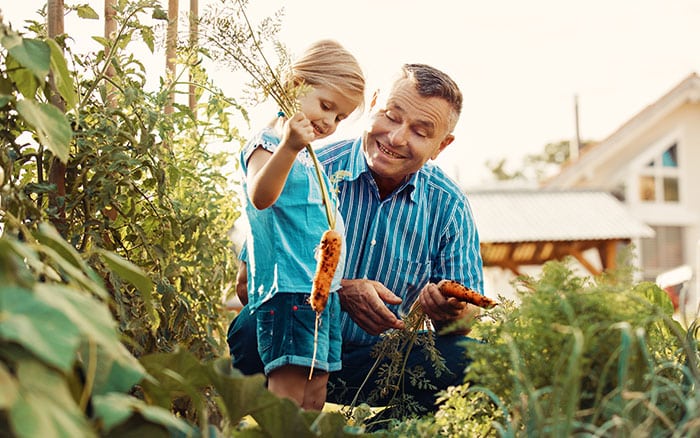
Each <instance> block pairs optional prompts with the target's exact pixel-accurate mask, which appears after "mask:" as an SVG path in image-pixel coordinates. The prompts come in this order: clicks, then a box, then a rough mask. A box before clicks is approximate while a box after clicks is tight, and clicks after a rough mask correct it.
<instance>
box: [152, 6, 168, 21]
mask: <svg viewBox="0 0 700 438" xmlns="http://www.w3.org/2000/svg"><path fill="white" fill-rule="evenodd" d="M153 19H154V20H166V21H167V20H168V13H167V12H166V11H165V10H163V8H161V7H160V6H157V7H155V8H153Z"/></svg>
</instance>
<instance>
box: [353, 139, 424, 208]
mask: <svg viewBox="0 0 700 438" xmlns="http://www.w3.org/2000/svg"><path fill="white" fill-rule="evenodd" d="M348 170H349V172H350V175H348V176H347V177H346V178H344V179H347V180H355V179H357V178H359V177H360V176H362V175H363V174H366V175H367V177H368V178H373V177H372V172H371V171H370V169H369V166H368V165H367V159H366V157H365V152H364V150H363V148H362V137H359V138H358V139H357V140H355V142H354V143H353V145H352V152H351V154H350V163H349V166H348ZM423 173H424V172H423V169H422V168H421V169H420V170H419V171H418V172H416V173H414V174H413V175H411V177H410V178H409V179H408V180H407V181H405V182H404V183H403V184H401V186H399V188H398V189H396V190H395V191H394V195H393V196H396V195H397V194H400V193H404V192H405V193H406V194H407V195H408V196H409V199H410V200H411V201H412V202H418V201H419V200H420V198H421V196H422V195H421V193H422V191H421V190H416V188H417V187H418V186H419V185H420V182H421V181H423V180H424V178H423V176H424V175H423Z"/></svg>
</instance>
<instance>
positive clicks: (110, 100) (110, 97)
mask: <svg viewBox="0 0 700 438" xmlns="http://www.w3.org/2000/svg"><path fill="white" fill-rule="evenodd" d="M116 2H117V0H105V35H104V36H105V39H106V40H108V41H113V39H114V38H116V32H117V20H116V19H115V15H116V11H115V10H114V6H115V5H116ZM108 50H109V49H107V48H105V59H107V58H109V55H110V53H109V51H108ZM105 75H106V76H107V77H108V78H113V77H114V67H113V66H112V63H110V64H109V66H108V67H107V71H106V72H105ZM105 85H106V90H107V106H108V107H109V108H115V107H116V100H115V99H116V96H115V94H114V93H115V91H114V87H112V84H110V83H109V81H107V83H106V84H105Z"/></svg>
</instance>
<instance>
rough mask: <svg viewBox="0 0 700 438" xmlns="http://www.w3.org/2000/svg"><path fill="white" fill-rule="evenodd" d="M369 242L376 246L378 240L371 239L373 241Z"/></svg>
mask: <svg viewBox="0 0 700 438" xmlns="http://www.w3.org/2000/svg"><path fill="white" fill-rule="evenodd" d="M369 244H370V245H372V246H374V245H376V244H377V241H376V240H374V239H372V241H371V242H370V243H369Z"/></svg>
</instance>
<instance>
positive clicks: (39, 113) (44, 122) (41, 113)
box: [17, 99, 73, 163]
mask: <svg viewBox="0 0 700 438" xmlns="http://www.w3.org/2000/svg"><path fill="white" fill-rule="evenodd" d="M17 111H18V112H19V113H20V115H21V116H22V117H24V119H25V120H26V121H27V122H28V123H29V124H30V125H32V126H33V127H34V129H36V133H37V135H38V136H39V141H40V142H41V143H42V144H43V145H45V146H47V147H48V148H49V150H51V152H53V153H54V155H56V156H57V157H58V158H59V159H60V160H61V161H62V162H64V163H65V162H67V161H68V146H69V144H70V141H71V138H72V137H73V131H72V130H71V127H70V124H69V123H68V120H66V116H65V114H63V113H62V112H61V110H59V109H58V108H56V107H55V106H53V105H50V104H47V103H37V102H34V101H32V100H29V99H23V100H20V101H19V102H17Z"/></svg>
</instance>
